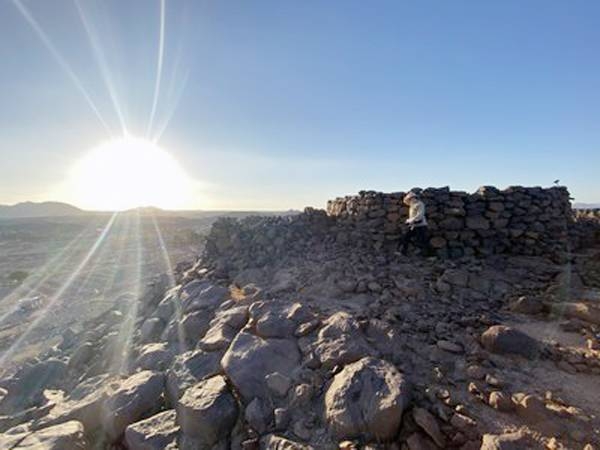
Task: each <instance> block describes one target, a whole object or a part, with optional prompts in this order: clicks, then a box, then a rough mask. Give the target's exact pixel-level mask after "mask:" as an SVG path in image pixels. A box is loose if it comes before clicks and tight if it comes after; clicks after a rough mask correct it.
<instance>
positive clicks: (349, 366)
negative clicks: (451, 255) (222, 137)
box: [0, 214, 600, 450]
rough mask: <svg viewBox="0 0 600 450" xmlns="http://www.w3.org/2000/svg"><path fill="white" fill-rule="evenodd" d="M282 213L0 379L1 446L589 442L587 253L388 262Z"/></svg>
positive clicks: (597, 418)
mask: <svg viewBox="0 0 600 450" xmlns="http://www.w3.org/2000/svg"><path fill="white" fill-rule="evenodd" d="M281 220H283V219H281ZM281 220H280V219H264V218H263V219H246V220H244V221H243V222H242V223H241V222H237V221H232V220H224V221H219V222H217V223H216V224H215V225H214V226H213V229H212V231H211V235H210V236H209V239H208V242H207V247H206V252H205V254H204V255H203V257H202V258H200V259H199V260H198V261H196V262H194V263H190V264H187V265H180V266H179V267H178V269H177V271H176V273H175V274H174V276H173V277H171V276H162V277H158V278H156V279H155V280H154V281H153V282H152V283H150V284H148V286H146V289H145V291H144V293H143V294H142V295H141V296H140V297H139V299H137V303H136V308H135V313H134V314H131V313H130V311H125V310H124V306H123V305H122V304H120V303H115V305H114V307H113V308H111V309H110V310H108V311H107V312H105V313H104V314H103V315H102V316H100V317H97V318H94V319H93V320H90V321H88V322H87V323H85V324H84V326H83V327H82V329H81V331H78V332H71V333H65V335H64V336H63V337H62V341H61V342H60V344H58V345H56V346H55V347H53V348H52V349H51V350H50V351H48V352H47V353H46V354H44V355H42V356H41V357H40V358H38V359H32V360H30V361H27V362H26V363H25V364H23V365H22V366H21V367H20V368H19V369H18V370H16V371H12V372H10V373H5V375H4V377H3V379H2V380H0V387H1V390H0V392H1V394H0V397H1V398H2V400H1V402H0V414H1V415H2V416H1V417H0V430H1V431H2V432H3V433H2V434H1V435H0V448H3V449H4V448H6V449H32V448H41V449H78V448H81V449H85V448H98V449H108V448H110V449H123V448H126V449H134V450H142V449H144V450H146V449H177V448H179V449H229V448H231V449H245V450H250V449H272V450H283V449H343V450H350V449H372V450H374V449H410V450H417V449H436V448H460V449H526V448H548V449H563V448H568V449H583V448H585V449H587V450H589V449H593V448H597V447H598V446H599V445H600V406H599V405H600V401H599V400H600V351H599V350H598V349H599V347H600V344H599V341H598V338H599V337H600V336H599V333H600V308H599V302H600V283H599V280H598V268H599V266H600V249H598V248H591V247H590V248H587V249H585V250H581V251H579V252H578V253H573V254H569V255H565V257H564V258H558V259H557V258H554V259H549V258H544V257H541V256H536V257H533V256H529V257H524V256H502V255H496V256H489V257H486V258H472V257H467V258H462V259H454V260H446V259H438V258H422V257H420V256H418V255H412V256H409V257H403V256H399V255H396V254H395V253H394V252H393V251H391V252H374V251H370V250H369V249H365V248H361V249H358V248H357V247H356V246H353V245H352V240H351V238H350V239H343V240H342V239H339V238H336V237H334V238H331V236H332V233H331V230H328V229H327V227H328V226H329V225H328V224H327V220H326V218H324V217H322V216H321V215H320V214H308V215H306V214H305V215H303V216H302V217H298V218H292V219H285V221H284V222H285V223H282V221H281ZM307 222H310V226H307ZM556 261H560V262H556Z"/></svg>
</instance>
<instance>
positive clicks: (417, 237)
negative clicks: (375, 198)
mask: <svg viewBox="0 0 600 450" xmlns="http://www.w3.org/2000/svg"><path fill="white" fill-rule="evenodd" d="M403 202H404V204H405V205H407V206H408V207H409V210H408V219H406V224H407V225H408V231H407V232H406V233H405V234H404V236H403V238H402V254H403V255H404V256H406V254H407V252H408V245H409V244H411V243H414V244H416V245H417V246H418V247H419V248H420V249H421V252H422V253H423V254H425V255H429V254H431V247H430V246H429V237H428V233H427V218H426V217H425V203H423V201H422V200H421V199H420V198H419V196H418V195H417V193H415V192H409V193H408V194H406V195H405V196H404V199H403Z"/></svg>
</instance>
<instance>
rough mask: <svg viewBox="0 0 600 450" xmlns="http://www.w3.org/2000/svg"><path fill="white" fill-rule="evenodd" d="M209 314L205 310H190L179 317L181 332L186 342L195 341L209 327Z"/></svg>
mask: <svg viewBox="0 0 600 450" xmlns="http://www.w3.org/2000/svg"><path fill="white" fill-rule="evenodd" d="M210 320H211V315H210V314H209V313H207V312H206V311H205V310H197V311H192V312H191V313H188V314H186V315H185V316H183V318H182V319H181V333H182V334H183V338H184V339H185V341H186V342H190V343H194V344H195V343H196V342H197V341H198V340H199V339H201V338H202V337H203V336H204V335H205V334H206V332H207V331H208V329H209V324H210Z"/></svg>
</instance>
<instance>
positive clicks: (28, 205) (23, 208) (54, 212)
mask: <svg viewBox="0 0 600 450" xmlns="http://www.w3.org/2000/svg"><path fill="white" fill-rule="evenodd" d="M81 214H85V211H83V210H81V209H79V208H77V207H75V206H73V205H69V204H68V203H61V202H40V203H36V202H23V203H17V204H16V205H0V219H15V218H26V217H61V216H77V215H81Z"/></svg>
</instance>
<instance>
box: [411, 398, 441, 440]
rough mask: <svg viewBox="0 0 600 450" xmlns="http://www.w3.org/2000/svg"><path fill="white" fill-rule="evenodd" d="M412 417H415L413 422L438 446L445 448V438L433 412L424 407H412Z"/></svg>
mask: <svg viewBox="0 0 600 450" xmlns="http://www.w3.org/2000/svg"><path fill="white" fill-rule="evenodd" d="M413 418H414V419H415V423H416V424H417V425H419V427H421V429H422V430H423V431H424V432H425V433H427V434H428V435H429V437H430V438H431V439H432V440H433V442H435V443H436V444H437V446H438V447H440V448H445V446H446V438H445V437H444V435H443V434H442V432H441V431H440V427H439V425H438V423H437V420H436V418H435V417H434V416H433V414H431V413H430V412H429V411H427V410H426V409H425V408H415V409H413Z"/></svg>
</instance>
